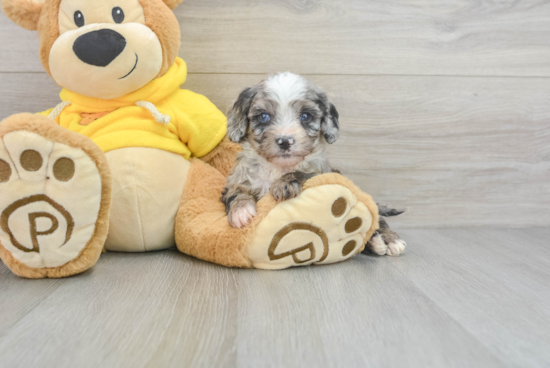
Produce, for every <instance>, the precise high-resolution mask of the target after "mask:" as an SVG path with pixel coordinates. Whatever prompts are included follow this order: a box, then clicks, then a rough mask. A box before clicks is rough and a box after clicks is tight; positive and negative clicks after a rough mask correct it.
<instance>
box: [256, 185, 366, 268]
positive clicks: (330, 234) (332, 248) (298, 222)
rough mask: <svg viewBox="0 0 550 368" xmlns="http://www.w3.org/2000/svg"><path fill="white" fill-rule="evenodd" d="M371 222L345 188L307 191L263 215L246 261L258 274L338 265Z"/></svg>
mask: <svg viewBox="0 0 550 368" xmlns="http://www.w3.org/2000/svg"><path fill="white" fill-rule="evenodd" d="M372 221H373V219H372V215H371V213H370V211H369V210H368V209H367V207H366V206H365V205H364V204H363V203H362V202H359V201H357V198H356V197H355V196H354V195H353V194H352V193H351V191H350V190H349V189H347V188H346V187H344V186H341V185H336V184H335V185H323V186H319V187H314V188H310V189H307V190H305V191H304V192H303V193H302V194H300V196H299V197H297V198H294V199H292V200H289V201H285V202H283V203H280V204H279V205H277V206H276V207H275V208H274V209H273V210H271V211H270V212H269V214H268V215H267V216H266V218H265V219H264V220H262V222H261V223H260V224H259V225H258V227H257V228H256V233H255V235H254V239H253V241H252V245H251V246H250V248H249V250H248V256H249V258H250V260H251V261H252V265H253V266H254V267H256V268H264V269H283V268H288V267H292V266H307V265H311V264H328V263H335V262H341V261H344V260H346V259H348V258H351V257H353V256H354V255H355V254H356V253H357V251H358V250H359V249H360V248H361V247H362V245H363V243H364V242H365V237H366V234H367V232H368V231H369V229H370V227H371V225H372Z"/></svg>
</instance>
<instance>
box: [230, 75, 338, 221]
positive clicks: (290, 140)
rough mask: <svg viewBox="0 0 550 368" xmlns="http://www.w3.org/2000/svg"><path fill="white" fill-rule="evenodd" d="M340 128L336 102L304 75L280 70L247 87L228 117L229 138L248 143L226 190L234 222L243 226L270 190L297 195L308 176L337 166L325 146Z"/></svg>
mask: <svg viewBox="0 0 550 368" xmlns="http://www.w3.org/2000/svg"><path fill="white" fill-rule="evenodd" d="M262 116H263V117H264V118H265V117H266V116H269V121H262ZM338 129H339V126H338V112H337V111H336V108H335V107H334V105H332V104H330V103H329V102H328V99H327V96H326V94H325V93H324V92H323V91H321V89H319V88H318V87H316V86H314V85H313V84H312V83H310V82H309V81H307V80H306V79H304V78H302V77H301V76H299V75H296V74H292V73H281V74H276V75H274V76H271V77H269V78H268V79H267V80H265V81H263V82H261V83H260V84H258V85H257V86H255V87H253V88H247V89H245V90H244V91H243V92H242V93H241V94H240V96H239V98H238V100H237V102H236V103H235V104H234V106H233V108H232V109H231V111H230V112H229V118H228V136H229V138H230V139H231V140H233V141H234V142H241V143H242V147H243V151H242V152H241V153H240V154H239V155H238V156H237V164H236V166H235V167H234V168H233V170H232V171H231V174H230V176H229V178H228V179H227V183H226V186H225V189H224V192H223V195H222V201H223V202H224V203H225V205H226V211H227V214H228V216H229V222H230V223H231V224H232V225H233V226H235V227H242V226H244V224H246V223H248V222H250V220H251V219H252V217H253V216H254V214H255V203H256V202H257V201H258V200H259V199H260V198H262V197H263V196H265V195H266V194H267V193H268V192H271V194H272V195H273V197H274V198H275V199H276V200H278V201H283V200H286V199H290V198H294V197H296V196H298V195H299V194H300V193H301V191H302V186H303V184H304V183H305V182H306V181H307V180H308V179H309V178H311V177H313V176H314V175H318V174H323V173H330V172H332V168H331V167H330V164H329V162H328V159H327V155H326V152H325V149H326V145H327V143H334V142H335V141H336V139H337V138H338Z"/></svg>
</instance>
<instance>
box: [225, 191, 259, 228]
mask: <svg viewBox="0 0 550 368" xmlns="http://www.w3.org/2000/svg"><path fill="white" fill-rule="evenodd" d="M221 200H222V202H223V203H224V204H225V213H227V220H228V221H229V224H230V225H231V226H233V227H235V228H238V229H241V228H242V227H244V226H246V225H248V224H250V222H251V221H252V219H253V218H254V216H256V198H255V197H254V196H253V195H252V194H250V193H249V192H248V191H247V190H246V189H245V188H243V187H237V188H235V189H233V190H231V189H230V188H228V187H226V188H225V189H224V190H223V193H222V198H221Z"/></svg>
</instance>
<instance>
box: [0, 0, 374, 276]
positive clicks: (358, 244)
mask: <svg viewBox="0 0 550 368" xmlns="http://www.w3.org/2000/svg"><path fill="white" fill-rule="evenodd" d="M181 1H182V0H93V1H92V0H45V1H38V0H2V2H1V4H2V10H3V12H4V13H5V14H6V15H7V16H8V17H9V18H10V19H11V20H13V21H14V22H15V23H17V24H18V25H20V26H21V27H24V28H26V29H29V30H38V35H39V38H40V50H39V56H40V60H41V61H42V64H43V66H44V69H45V70H46V72H47V73H48V74H49V75H50V76H51V77H52V78H53V79H54V80H55V82H56V83H57V84H59V86H61V87H62V88H63V90H62V91H61V94H60V97H61V102H60V103H59V105H58V106H56V107H55V108H53V109H50V110H48V111H45V112H43V113H39V114H18V115H14V116H11V117H9V118H7V119H5V120H4V121H3V122H2V123H0V188H1V190H0V257H1V258H2V260H3V262H4V263H5V264H6V265H7V266H8V267H9V268H10V269H11V270H12V271H13V272H14V273H15V274H17V275H19V276H22V277H28V278H45V277H66V276H70V275H74V274H77V273H80V272H83V271H85V270H87V269H89V268H90V267H92V266H93V265H94V264H95V263H96V261H97V260H98V258H99V256H100V254H101V253H102V251H104V250H106V251H121V252H144V251H152V250H159V249H166V248H170V247H173V246H174V244H176V245H177V248H178V249H179V250H180V251H181V252H183V253H185V254H188V255H191V256H194V257H197V258H199V259H202V260H205V261H209V262H214V263H217V264H220V265H224V266H228V267H241V268H253V267H255V268H264V269H283V268H288V267H291V266H306V265H311V264H329V263H336V262H340V261H344V260H346V259H349V258H351V257H353V256H354V255H355V254H357V253H359V252H360V251H361V250H363V248H364V245H365V242H366V240H368V239H369V238H370V237H371V236H372V234H373V233H374V231H376V230H377V228H378V209H377V206H376V204H375V203H374V202H373V201H372V199H371V197H370V196H369V195H367V194H365V193H363V192H362V191H361V190H359V189H358V188H357V187H356V186H355V185H353V183H351V182H350V181H349V180H348V179H346V178H345V177H344V176H341V175H339V174H336V173H334V174H325V175H320V176H317V177H314V178H312V179H311V180H309V181H308V182H307V183H306V184H305V186H304V191H303V192H302V194H300V195H299V196H298V197H297V198H294V199H292V200H289V201H285V202H282V203H279V202H277V201H275V200H274V198H273V197H271V196H270V195H267V196H266V197H264V198H262V199H261V200H260V202H259V203H258V207H257V213H258V215H257V216H256V217H255V219H254V221H253V222H252V224H251V225H250V226H248V227H246V228H243V229H235V228H232V227H231V226H230V225H229V224H228V221H227V217H226V215H225V210H224V205H223V204H222V203H221V201H220V194H221V191H222V188H223V186H224V183H225V178H226V177H227V175H228V173H229V170H230V169H231V167H232V166H233V164H234V162H235V156H236V154H237V153H238V152H239V150H240V147H239V146H238V145H236V144H234V143H232V142H230V141H229V140H228V139H227V138H226V129H227V122H226V118H225V116H224V114H222V113H221V112H220V111H219V110H218V109H217V108H216V107H215V106H214V105H213V104H212V103H211V102H210V101H209V100H208V99H207V98H206V97H204V96H201V95H198V94H196V93H193V92H191V91H188V90H185V89H181V88H180V87H181V85H183V84H184V83H185V79H186V74H187V68H186V64H185V62H184V61H183V60H182V59H180V58H178V51H179V46H180V28H179V24H178V21H177V19H176V17H175V15H174V13H173V11H172V10H173V9H174V8H175V7H176V6H177V5H179V3H180V2H181Z"/></svg>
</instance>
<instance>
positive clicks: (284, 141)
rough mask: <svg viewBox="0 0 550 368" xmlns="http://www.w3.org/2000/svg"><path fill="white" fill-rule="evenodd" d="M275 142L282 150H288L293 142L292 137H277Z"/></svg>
mask: <svg viewBox="0 0 550 368" xmlns="http://www.w3.org/2000/svg"><path fill="white" fill-rule="evenodd" d="M277 144H278V145H279V147H280V148H281V149H283V150H285V151H286V150H288V149H289V148H290V146H292V145H293V144H294V139H292V138H278V139H277Z"/></svg>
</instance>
